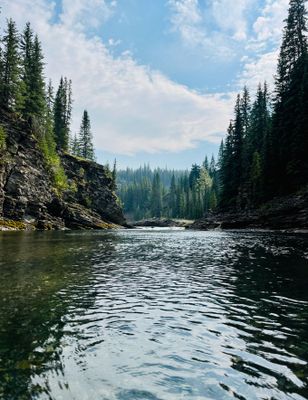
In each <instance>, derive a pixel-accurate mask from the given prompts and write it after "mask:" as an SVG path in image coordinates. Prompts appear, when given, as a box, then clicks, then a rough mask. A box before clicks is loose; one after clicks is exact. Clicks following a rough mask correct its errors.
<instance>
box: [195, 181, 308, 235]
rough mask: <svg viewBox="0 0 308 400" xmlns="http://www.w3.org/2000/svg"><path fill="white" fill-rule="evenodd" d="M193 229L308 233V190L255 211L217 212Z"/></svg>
mask: <svg viewBox="0 0 308 400" xmlns="http://www.w3.org/2000/svg"><path fill="white" fill-rule="evenodd" d="M190 228H191V229H201V230H209V229H277V230H294V229H295V230H305V231H306V230H307V229H308V189H306V190H302V192H301V193H297V194H294V195H290V196H285V197H281V198H276V199H274V200H272V201H270V202H268V203H266V204H265V205H264V206H263V207H260V208H259V209H256V210H247V211H243V212H218V213H213V214H209V215H208V216H206V217H204V218H201V219H199V220H197V221H196V222H195V223H194V224H192V225H191V227H190Z"/></svg>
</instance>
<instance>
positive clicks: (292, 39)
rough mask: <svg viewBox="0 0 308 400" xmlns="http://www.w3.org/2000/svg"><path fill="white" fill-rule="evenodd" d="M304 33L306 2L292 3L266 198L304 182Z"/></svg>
mask: <svg viewBox="0 0 308 400" xmlns="http://www.w3.org/2000/svg"><path fill="white" fill-rule="evenodd" d="M306 33H307V12H306V9H305V1H304V0H291V1H290V7H289V14H288V18H287V20H286V26H285V29H284V33H283V41H282V45H281V50H280V56H279V61H278V70H277V76H276V101H275V108H274V116H273V129H272V132H271V136H270V141H269V142H270V151H269V152H268V154H267V159H266V164H267V165H268V166H269V173H270V175H269V176H268V177H267V178H266V183H267V185H266V189H267V192H268V193H269V197H271V196H273V195H278V194H283V193H290V192H292V191H294V190H296V188H298V187H299V186H300V184H302V183H303V182H304V181H305V180H306V178H307V161H306V160H307V150H308V149H307V147H306V146H307V139H306V137H307V135H306V134H305V132H306V129H307V128H306V126H305V125H303V122H304V121H305V117H303V116H305V115H306V114H307V108H305V101H303V100H302V99H304V98H305V97H306V94H305V92H306V90H307V87H306V83H305V81H306V70H307V62H308V61H307V37H306ZM300 116H301V117H300ZM300 120H301V122H299V121H300ZM296 149H297V150H296Z"/></svg>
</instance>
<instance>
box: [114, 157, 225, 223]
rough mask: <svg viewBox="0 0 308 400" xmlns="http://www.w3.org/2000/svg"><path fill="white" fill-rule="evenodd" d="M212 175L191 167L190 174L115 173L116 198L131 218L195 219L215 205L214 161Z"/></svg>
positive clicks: (147, 170) (168, 171)
mask: <svg viewBox="0 0 308 400" xmlns="http://www.w3.org/2000/svg"><path fill="white" fill-rule="evenodd" d="M211 165H212V170H211V167H210V166H208V168H209V170H211V174H212V176H210V171H209V170H207V169H206V168H205V167H204V164H203V166H202V167H201V166H199V165H197V164H194V165H193V166H192V169H191V171H190V172H188V171H170V170H168V169H164V170H162V169H159V168H158V169H156V170H154V171H153V170H151V169H150V168H149V167H147V166H145V167H141V168H139V169H138V170H135V171H132V170H130V169H127V170H126V171H118V174H117V186H118V195H119V197H120V199H121V201H122V203H123V207H124V211H125V212H126V213H127V214H128V215H131V216H132V218H133V219H135V220H139V219H143V218H151V217H158V218H159V217H166V218H185V219H195V218H199V217H201V216H203V214H204V213H206V212H208V211H209V210H210V209H212V210H213V209H215V208H216V206H217V195H218V194H217V193H216V188H217V187H218V183H217V173H216V163H215V160H214V158H212V160H211Z"/></svg>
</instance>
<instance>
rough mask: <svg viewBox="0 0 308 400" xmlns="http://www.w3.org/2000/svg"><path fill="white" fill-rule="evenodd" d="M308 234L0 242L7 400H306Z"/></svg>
mask: <svg viewBox="0 0 308 400" xmlns="http://www.w3.org/2000/svg"><path fill="white" fill-rule="evenodd" d="M307 242H308V240H307V237H304V236H296V235H281V234H274V233H243V232H242V233H238V232H231V233H230V232H229V233H223V232H186V231H122V232H107V233H106V232H84V233H83V232H49V233H30V234H29V233H20V234H19V233H18V234H15V233H14V234H12V233H6V234H1V235H0V269H1V275H0V398H1V399H2V398H3V399H5V400H13V399H14V400H16V399H27V400H28V399H39V400H41V399H55V400H61V399H64V400H71V399H77V400H92V399H97V400H103V399H104V400H107V399H108V400H112V399H121V400H124V399H161V400H165V399H168V400H169V399H171V400H173V399H229V398H230V399H231V398H237V399H279V400H280V399H305V398H308V381H307V376H308V367H307V361H308V291H307V282H308V279H307V278H308V265H307V264H308V263H307V257H308V252H307Z"/></svg>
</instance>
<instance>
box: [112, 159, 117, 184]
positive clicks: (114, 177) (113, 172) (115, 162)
mask: <svg viewBox="0 0 308 400" xmlns="http://www.w3.org/2000/svg"><path fill="white" fill-rule="evenodd" d="M112 185H113V190H116V188H117V160H116V159H115V160H114V163H113V169H112Z"/></svg>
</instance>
